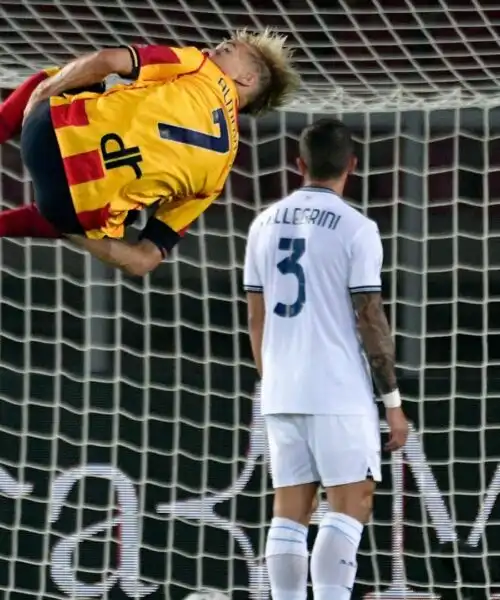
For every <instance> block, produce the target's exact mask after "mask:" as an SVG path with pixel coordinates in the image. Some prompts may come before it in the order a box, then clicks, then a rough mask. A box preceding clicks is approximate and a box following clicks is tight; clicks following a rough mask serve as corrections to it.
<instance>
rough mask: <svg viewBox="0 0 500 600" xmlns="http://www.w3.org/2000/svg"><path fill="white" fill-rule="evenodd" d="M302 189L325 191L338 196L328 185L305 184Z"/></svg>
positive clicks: (306, 190) (305, 190) (303, 190)
mask: <svg viewBox="0 0 500 600" xmlns="http://www.w3.org/2000/svg"><path fill="white" fill-rule="evenodd" d="M300 190H301V191H302V192H323V193H324V194H332V195H333V196H337V194H336V193H335V192H334V191H333V190H331V189H330V188H327V187H322V186H320V185H305V186H304V187H301V188H300Z"/></svg>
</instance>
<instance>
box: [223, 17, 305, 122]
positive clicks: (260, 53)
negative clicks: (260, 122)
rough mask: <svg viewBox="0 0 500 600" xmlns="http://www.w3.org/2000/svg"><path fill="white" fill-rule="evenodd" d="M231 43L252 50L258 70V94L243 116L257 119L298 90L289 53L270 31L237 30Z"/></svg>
mask: <svg viewBox="0 0 500 600" xmlns="http://www.w3.org/2000/svg"><path fill="white" fill-rule="evenodd" d="M231 40H232V41H235V42H240V43H243V44H245V45H247V46H249V47H250V48H252V49H253V50H255V58H256V60H257V64H258V67H259V75H260V86H259V91H258V92H257V94H256V96H255V98H253V100H252V101H251V102H250V103H249V104H248V105H247V106H246V107H245V110H244V111H243V112H246V113H249V114H252V115H261V114H263V113H265V112H268V111H270V110H274V109H276V108H279V107H280V106H284V105H285V104H287V103H288V102H289V100H290V99H291V98H292V96H293V95H294V94H295V92H296V91H297V90H298V88H299V86H300V76H299V74H298V73H297V71H296V70H295V69H294V67H293V65H292V57H293V51H292V50H291V49H290V48H289V47H287V46H286V45H285V43H286V40H287V37H286V36H285V35H280V34H279V33H276V32H274V31H273V30H272V29H270V28H266V29H264V31H261V32H259V33H252V32H250V31H248V30H247V29H241V30H239V31H236V32H235V33H234V35H233V36H231Z"/></svg>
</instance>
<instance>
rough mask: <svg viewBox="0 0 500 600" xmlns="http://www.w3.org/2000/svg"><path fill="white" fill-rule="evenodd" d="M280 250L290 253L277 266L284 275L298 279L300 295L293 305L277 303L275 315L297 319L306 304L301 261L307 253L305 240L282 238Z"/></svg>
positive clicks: (304, 281)
mask: <svg viewBox="0 0 500 600" xmlns="http://www.w3.org/2000/svg"><path fill="white" fill-rule="evenodd" d="M278 249H279V250H283V251H286V252H289V254H288V256H286V257H285V258H284V259H283V260H280V262H279V263H278V264H277V265H276V266H277V268H278V271H279V272H280V273H281V274H282V275H293V276H294V277H296V278H297V283H298V293H297V299H296V300H295V302H294V303H293V304H283V303H282V302H277V303H276V305H275V307H274V314H276V315H278V317H296V316H297V315H298V314H300V312H301V311H302V309H303V307H304V304H305V302H306V277H305V274H304V269H303V267H302V265H301V264H300V262H299V261H300V259H301V258H302V256H303V255H304V252H305V251H306V240H305V239H304V238H280V241H279V243H278Z"/></svg>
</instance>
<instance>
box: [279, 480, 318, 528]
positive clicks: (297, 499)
mask: <svg viewBox="0 0 500 600" xmlns="http://www.w3.org/2000/svg"><path fill="white" fill-rule="evenodd" d="M316 508H317V494H316V486H315V485H313V484H311V485H305V486H300V487H299V486H297V487H294V488H293V489H290V488H279V489H277V490H276V491H275V495H274V505H273V515H274V516H275V517H278V518H283V519H290V520H291V521H295V522H296V523H300V524H301V525H304V526H308V525H309V521H310V519H311V516H312V513H313V512H314V511H315V510H316Z"/></svg>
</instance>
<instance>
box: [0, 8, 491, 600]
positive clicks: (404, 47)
mask: <svg viewBox="0 0 500 600" xmlns="http://www.w3.org/2000/svg"><path fill="white" fill-rule="evenodd" d="M265 26H271V27H275V28H276V29H278V30H279V31H282V32H284V33H288V34H289V36H290V41H291V43H292V44H294V45H295V46H296V47H297V64H298V67H299V69H300V71H301V74H302V76H303V88H302V91H301V93H300V94H299V96H298V97H297V99H296V101H295V102H294V103H292V104H291V105H290V106H289V107H287V109H286V110H285V111H283V112H281V113H279V114H275V115H272V116H270V117H266V118H264V119H262V120H260V121H250V120H245V119H242V122H241V138H242V139H241V147H240V152H239V156H238V159H237V161H236V165H235V167H234V170H233V173H232V175H231V178H230V180H229V182H228V184H227V186H226V190H225V193H224V197H223V198H222V199H221V200H220V201H219V202H218V203H217V204H216V205H215V206H213V207H212V208H211V209H210V210H209V211H208V212H207V213H206V214H205V215H204V216H203V217H202V218H200V219H199V220H198V222H197V223H196V225H195V226H194V227H193V228H192V229H191V231H190V232H189V234H188V235H187V237H186V238H185V240H183V242H182V244H181V245H180V247H179V249H178V250H177V252H176V255H175V257H174V259H173V260H171V261H169V262H168V263H167V264H165V265H162V266H161V267H160V268H159V269H158V271H156V272H155V273H154V274H152V275H151V276H149V277H147V278H145V279H143V280H137V279H129V278H126V277H124V276H122V275H121V274H119V273H116V272H113V271H110V270H108V269H107V268H105V267H103V266H102V265H100V264H98V263H96V262H94V261H93V260H91V259H90V258H89V257H88V256H86V255H83V254H81V253H80V252H78V251H77V250H75V249H73V248H70V247H69V246H67V245H65V244H64V243H60V242H58V243H52V242H36V241H19V240H18V241H12V240H2V242H1V248H0V251H1V260H2V276H1V277H0V311H1V312H0V315H1V343H0V400H1V403H0V411H1V412H0V414H1V418H0V494H1V495H0V590H1V594H2V597H3V598H5V599H6V600H21V599H23V600H24V599H28V598H39V599H41V600H42V599H43V600H46V599H56V598H57V599H64V598H74V599H77V598H78V599H87V598H103V599H113V600H115V599H116V600H122V599H123V598H151V600H157V599H160V598H161V599H163V598H168V599H170V598H171V599H172V600H181V599H182V598H186V597H187V596H188V595H189V594H190V593H191V592H195V591H199V590H206V589H211V590H220V591H221V592H222V593H224V594H226V595H227V596H229V597H231V598H234V599H236V600H243V599H249V598H250V599H251V600H263V599H267V598H268V597H269V588H268V581H267V576H266V569H265V565H264V561H263V550H264V544H265V534H266V525H267V524H268V522H269V519H270V514H271V506H272V491H271V487H270V481H269V476H268V471H267V460H266V442H265V437H264V434H263V430H262V424H261V421H260V419H259V416H258V393H256V392H255V384H256V376H255V371H254V369H253V367H252V364H251V360H250V351H249V344H248V339H247V335H246V326H245V305H244V297H243V295H242V292H241V266H242V261H243V253H244V246H245V236H246V232H247V229H248V226H249V223H250V221H251V219H252V218H253V216H254V215H255V214H256V212H257V211H259V210H260V209H261V208H262V207H263V206H265V205H266V204H268V203H269V202H271V201H273V200H275V199H277V198H279V197H280V196H282V195H283V194H286V193H287V192H288V191H290V190H291V189H293V187H294V186H297V185H300V180H299V178H298V175H297V172H296V170H295V165H294V159H295V155H296V151H297V139H298V135H299V133H300V130H301V128H302V127H303V126H304V125H306V124H308V123H311V122H312V121H313V120H314V119H315V118H317V117H318V116H320V115H324V114H336V115H340V116H341V117H342V118H343V119H344V120H345V121H346V123H348V124H349V125H350V126H351V127H352V130H353V132H354V136H355V139H356V143H357V154H358V156H359V166H358V169H357V172H356V173H355V174H354V175H353V177H352V179H351V182H350V184H349V187H348V190H347V194H346V196H347V198H348V199H349V200H350V201H352V202H353V203H354V205H355V206H357V207H359V208H360V210H363V211H365V212H366V213H367V214H368V215H370V216H371V217H372V218H374V219H376V220H377V222H378V223H379V226H380V229H381V233H382V236H383V241H384V247H385V267H384V286H385V296H386V300H387V310H388V314H389V316H390V319H391V323H392V326H393V329H394V331H395V334H396V337H397V345H398V365H399V367H400V374H401V387H402V390H403V393H404V396H405V398H406V400H407V408H408V412H409V414H410V416H411V418H412V421H413V423H414V426H413V430H412V434H411V436H410V439H409V442H408V444H407V446H406V448H405V451H404V452H403V453H400V454H396V455H393V456H392V457H389V456H384V469H383V475H384V482H383V483H382V484H381V486H380V487H379V490H378V492H377V498H376V502H375V510H374V515H373V520H372V523H371V524H370V525H369V526H367V528H366V533H365V536H364V538H363V543H362V547H361V550H360V555H359V571H358V579H357V585H356V588H355V591H354V595H355V597H357V598H359V597H364V596H366V595H368V594H371V595H372V597H373V596H375V597H386V598H390V597H397V598H402V597H405V596H410V595H413V596H414V597H418V598H422V597H431V596H433V597H436V596H441V597H443V598H456V597H459V596H460V594H461V593H462V591H464V594H465V593H466V594H468V595H469V596H470V595H471V594H476V596H474V597H477V598H484V597H491V596H490V595H489V594H490V592H491V593H494V589H495V585H496V584H497V583H498V581H499V578H498V577H497V576H496V575H495V562H496V561H498V560H500V529H499V520H498V519H499V517H500V513H499V511H498V508H497V506H496V498H497V493H498V491H499V490H500V471H497V464H498V461H499V459H500V443H499V439H500V435H499V431H498V429H499V424H500V411H499V409H498V396H499V391H500V383H499V365H500V345H498V346H497V344H498V338H497V336H498V332H499V331H500V317H499V314H500V311H499V306H498V303H499V298H500V245H499V242H498V240H499V235H500V227H499V225H498V220H499V219H500V214H499V210H498V204H499V201H500V139H499V137H500V108H499V107H498V105H499V95H498V84H499V81H498V79H499V77H500V59H499V56H500V52H499V50H500V49H499V33H498V32H499V26H500V3H498V2H495V1H493V0H488V1H483V2H479V1H477V0H467V1H466V0H450V1H448V2H446V1H445V0H435V1H434V2H425V1H423V0H385V1H383V2H382V1H381V0H380V1H379V0H261V1H259V0H252V1H250V0H189V1H188V0H186V1H184V0H177V1H174V0H162V1H160V0H113V1H111V0H52V1H51V2H47V1H43V2H42V1H41V0H16V1H13V0H3V2H2V3H1V5H0V83H1V85H2V86H3V88H4V94H7V93H8V89H9V88H12V87H14V86H16V85H17V84H18V83H19V82H21V81H22V80H23V78H24V77H25V76H26V75H28V74H31V73H32V72H33V71H35V70H37V69H40V68H42V67H46V66H49V65H53V64H61V63H64V62H65V61H67V60H68V59H70V58H71V57H73V56H75V55H78V54H81V53H83V52H86V51H89V50H92V49H94V48H101V47H103V46H110V45H119V44H125V43H131V42H141V43H143V42H154V43H164V44H171V45H190V44H196V45H202V46H210V45H213V44H214V43H216V42H218V41H219V40H220V39H221V38H222V37H224V36H226V35H227V33H228V32H229V31H231V30H233V29H235V28H239V27H249V28H252V29H259V28H262V27H265ZM0 152H1V154H0V172H1V179H0V184H1V185H0V193H1V200H2V204H3V207H4V208H7V207H12V206H15V205H18V204H20V203H23V202H29V201H30V199H31V188H30V185H29V181H28V178H27V174H26V172H25V171H24V170H23V167H22V164H21V160H20V155H19V146H18V143H17V141H15V140H14V141H12V142H9V143H8V144H5V145H4V146H2V147H1V149H0ZM40 152H43V148H41V149H40ZM334 309H335V307H334V306H332V310H334ZM310 358H311V357H304V360H309V359H310ZM284 376H286V374H284ZM382 426H383V424H382ZM324 510H326V507H325V505H324V503H323V502H321V503H320V507H319V509H318V511H317V513H316V514H315V516H314V518H313V522H314V523H317V522H318V519H319V517H320V516H321V514H322V512H323V511H324ZM314 530H315V526H314V525H313V527H312V528H311V532H312V534H314Z"/></svg>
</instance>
